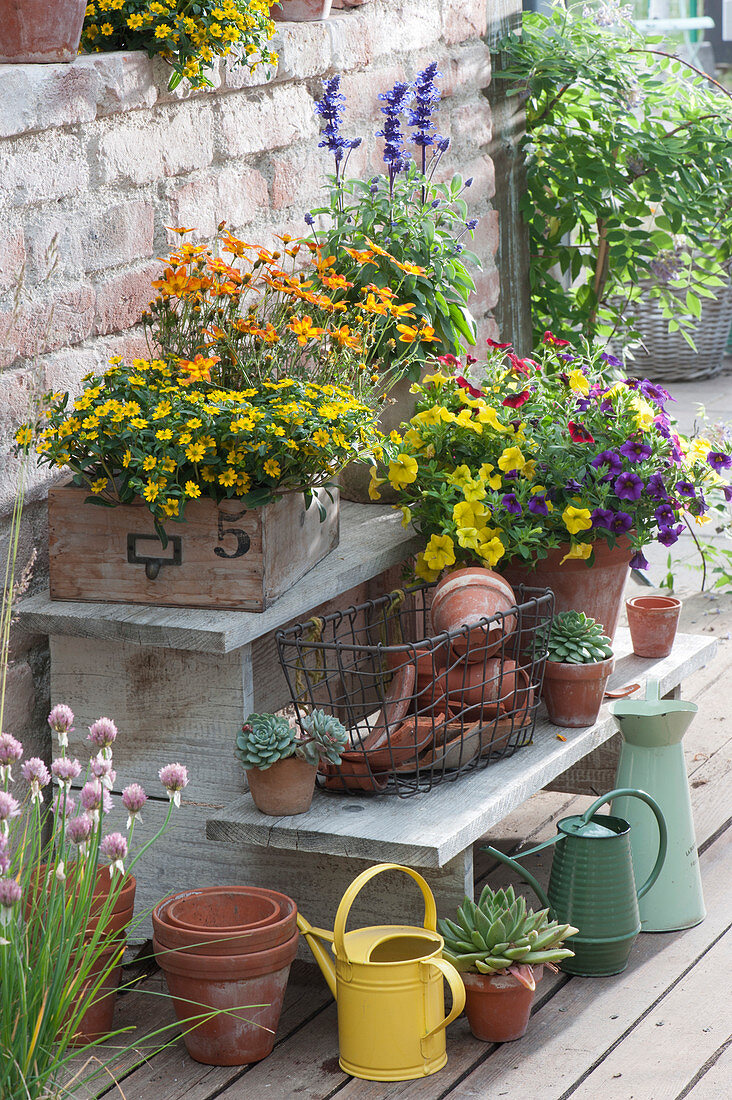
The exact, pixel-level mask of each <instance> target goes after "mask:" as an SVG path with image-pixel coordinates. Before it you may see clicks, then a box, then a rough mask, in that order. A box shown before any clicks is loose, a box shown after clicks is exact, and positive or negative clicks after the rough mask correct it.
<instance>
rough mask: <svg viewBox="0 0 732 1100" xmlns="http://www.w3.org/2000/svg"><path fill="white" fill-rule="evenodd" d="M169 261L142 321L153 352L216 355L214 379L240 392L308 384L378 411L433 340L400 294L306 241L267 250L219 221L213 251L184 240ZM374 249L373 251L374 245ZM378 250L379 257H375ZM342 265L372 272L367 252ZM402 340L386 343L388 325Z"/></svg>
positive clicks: (183, 233) (372, 263)
mask: <svg viewBox="0 0 732 1100" xmlns="http://www.w3.org/2000/svg"><path fill="white" fill-rule="evenodd" d="M175 231H176V232H178V233H179V234H180V236H181V243H180V245H179V247H178V248H177V249H175V250H174V251H173V252H172V253H171V254H170V256H169V257H168V260H167V264H166V267H165V270H164V272H163V274H162V276H161V278H160V279H156V280H155V281H154V282H153V287H154V288H155V289H156V290H157V291H158V296H157V298H156V299H155V300H154V301H153V302H151V303H150V306H149V309H148V311H146V312H145V313H144V314H143V323H144V324H145V326H146V331H147V334H148V343H149V345H150V348H151V351H153V352H160V351H161V350H162V352H163V354H164V356H165V357H166V358H176V359H185V360H189V361H190V360H193V359H194V358H195V356H196V355H202V356H204V357H205V358H211V357H215V358H216V360H217V363H216V365H215V367H214V371H213V375H212V377H213V378H214V379H215V380H216V381H217V382H219V383H220V384H222V385H225V386H228V387H231V388H234V389H238V388H240V387H241V386H244V387H247V386H251V385H258V384H260V383H261V382H263V381H264V380H266V379H272V378H275V379H277V378H280V377H287V378H294V377H301V378H307V379H309V380H311V381H316V382H320V383H323V384H337V385H341V386H345V387H347V388H348V389H349V390H350V391H351V392H352V393H353V394H355V395H356V396H357V397H358V398H359V399H360V400H363V401H366V402H367V403H371V404H376V403H378V401H379V400H380V399H381V398H382V397H383V396H384V394H385V392H386V391H387V390H388V389H389V388H390V386H391V384H392V383H393V382H395V381H396V380H397V379H398V378H399V377H400V376H401V375H402V374H403V373H404V371H405V370H406V369H407V365H408V364H409V362H410V361H411V360H412V359H413V358H414V356H415V355H416V354H417V353H418V349H419V347H420V344H421V343H423V342H424V341H425V340H427V341H429V340H430V339H432V338H433V336H434V334H433V333H432V332H431V329H430V327H429V325H428V324H427V323H426V322H425V321H424V320H422V319H421V318H420V317H419V315H418V313H417V311H416V307H415V306H414V304H413V303H407V305H406V306H405V304H404V303H403V302H400V300H399V296H398V288H397V289H396V290H395V289H392V288H390V287H387V286H377V285H376V284H375V283H371V282H370V281H369V279H368V278H364V279H363V280H362V282H363V285H362V286H361V287H360V288H359V291H358V293H357V294H356V297H355V300H354V299H353V298H349V292H350V291H351V289H352V287H353V282H352V281H351V280H350V279H348V278H347V277H346V276H345V275H344V273H343V270H342V265H341V264H340V263H339V262H338V261H337V260H336V259H335V258H334V257H332V256H328V257H324V256H323V254H322V251H321V248H320V246H318V245H317V244H315V243H313V242H312V241H306V240H302V239H293V238H292V237H290V236H289V235H287V234H285V235H283V236H281V237H279V238H278V240H279V242H280V243H281V248H280V249H275V250H274V251H271V250H269V249H266V248H262V247H261V246H259V245H252V244H248V243H246V242H245V241H242V240H240V239H239V238H238V237H235V236H234V235H233V234H232V233H230V232H228V231H227V230H226V227H225V225H224V224H223V223H222V225H221V226H219V233H218V236H217V239H216V242H215V244H214V247H213V248H209V247H208V246H207V245H196V244H192V243H189V242H187V241H184V240H183V239H182V238H183V237H185V236H186V234H187V233H189V232H191V231H190V230H187V229H185V228H184V227H178V228H177V229H176V230H175ZM374 247H375V248H376V247H377V246H374ZM379 252H383V249H379ZM354 255H355V258H353V259H350V258H349V259H348V261H347V262H348V264H349V265H350V264H351V263H354V264H357V265H358V266H359V268H360V269H362V270H365V271H368V270H374V271H376V264H377V261H378V256H377V254H376V252H375V251H373V250H371V249H369V250H366V251H363V252H360V253H355V254H354ZM395 322H396V323H398V327H399V330H400V338H399V341H398V342H396V341H394V340H393V339H391V331H392V326H393V325H394V323H395ZM383 361H385V363H386V365H385V366H381V369H379V365H380V364H382V362H383Z"/></svg>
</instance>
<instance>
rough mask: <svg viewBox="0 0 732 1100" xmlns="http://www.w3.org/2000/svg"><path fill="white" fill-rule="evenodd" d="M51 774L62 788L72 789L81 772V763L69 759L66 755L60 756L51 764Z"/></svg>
mask: <svg viewBox="0 0 732 1100" xmlns="http://www.w3.org/2000/svg"><path fill="white" fill-rule="evenodd" d="M51 774H52V775H53V777H54V779H55V780H56V782H57V783H58V785H59V787H61V788H62V789H63V788H64V787H65V788H66V790H67V791H68V790H70V788H71V784H72V782H73V781H74V780H75V779H76V777H77V776H78V775H80V774H81V764H80V763H79V761H78V760H69V759H68V758H67V757H66V756H59V757H58V759H57V760H54V761H53V763H52V764H51Z"/></svg>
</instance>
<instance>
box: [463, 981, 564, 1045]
mask: <svg viewBox="0 0 732 1100" xmlns="http://www.w3.org/2000/svg"><path fill="white" fill-rule="evenodd" d="M543 969H544V968H543V967H541V966H536V967H534V981H535V982H539V981H541V978H542V974H543ZM460 977H461V978H462V979H463V985H464V986H465V1015H466V1016H467V1017H468V1023H469V1024H470V1030H471V1031H472V1033H473V1035H474V1036H475V1038H476V1039H482V1040H483V1042H486V1043H510V1042H512V1041H513V1040H514V1039H520V1038H521V1036H522V1035H525V1034H526V1029H527V1027H528V1026H529V1017H530V1016H531V1006H532V1004H533V1003H534V996H535V990H533V989H527V988H526V986H525V985H523V984H522V983H521V982H520V981H518V979H517V978H514V976H513V974H504V973H501V972H500V971H499V972H497V973H495V974H469V973H462V974H461V975H460Z"/></svg>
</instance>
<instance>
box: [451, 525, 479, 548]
mask: <svg viewBox="0 0 732 1100" xmlns="http://www.w3.org/2000/svg"><path fill="white" fill-rule="evenodd" d="M457 540H458V544H459V545H460V546H462V548H463V550H478V549H479V547H480V543H481V538H480V534H479V532H478V529H477V528H476V527H458V529H457Z"/></svg>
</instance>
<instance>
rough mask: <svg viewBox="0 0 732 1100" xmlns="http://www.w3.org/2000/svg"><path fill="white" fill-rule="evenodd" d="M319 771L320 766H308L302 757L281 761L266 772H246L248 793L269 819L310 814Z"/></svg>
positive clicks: (254, 770) (258, 770)
mask: <svg viewBox="0 0 732 1100" xmlns="http://www.w3.org/2000/svg"><path fill="white" fill-rule="evenodd" d="M317 770H318V765H317V764H308V762H307V760H301V759H300V757H299V756H288V757H287V759H286V760H278V761H277V762H276V763H275V764H272V766H271V767H269V768H265V769H264V771H262V770H261V769H259V768H251V769H249V770H247V779H248V780H249V790H250V791H251V792H252V798H253V799H254V803H255V805H256V807H257V809H258V810H260V811H261V813H263V814H268V815H269V816H270V817H290V816H294V815H295V814H304V813H307V811H308V810H309V809H310V804H311V802H312V801H313V791H314V790H315V773H316V772H317Z"/></svg>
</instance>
